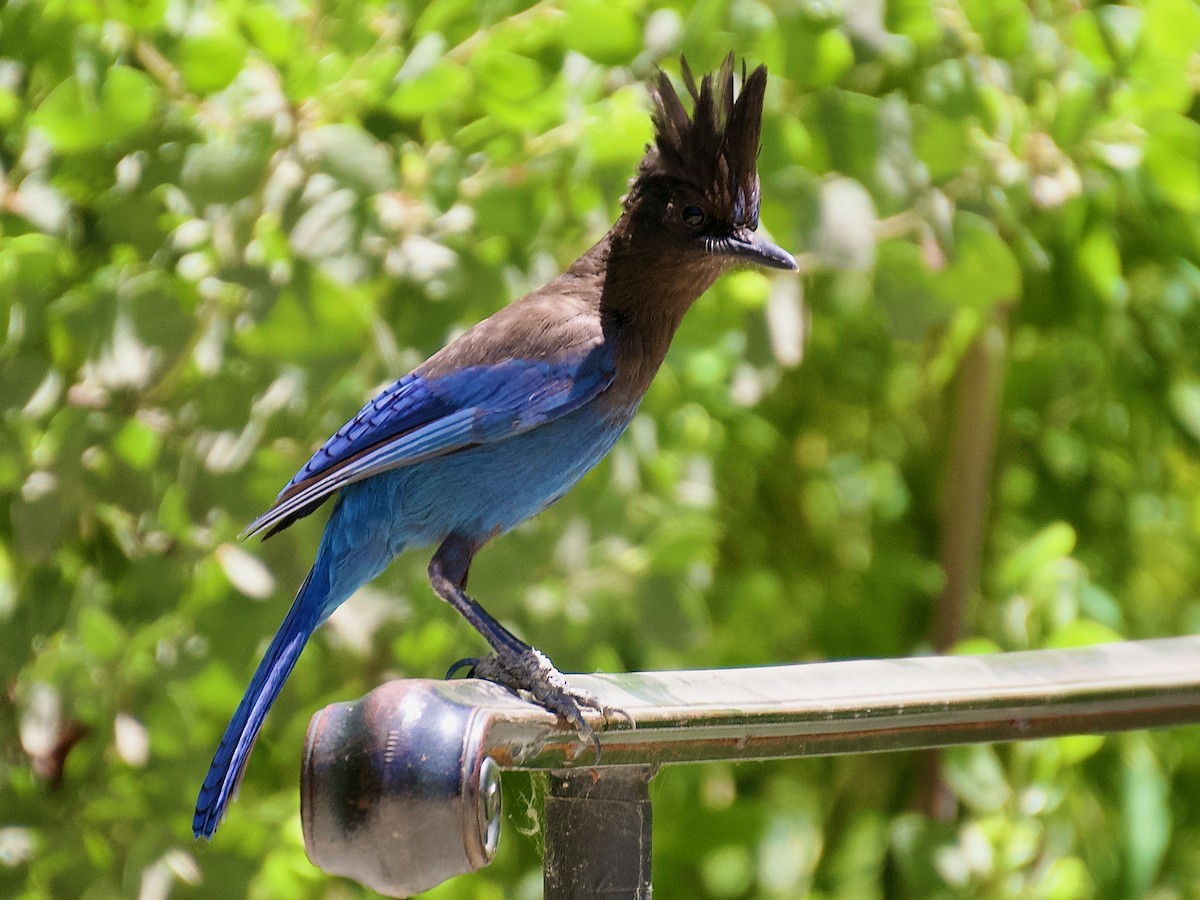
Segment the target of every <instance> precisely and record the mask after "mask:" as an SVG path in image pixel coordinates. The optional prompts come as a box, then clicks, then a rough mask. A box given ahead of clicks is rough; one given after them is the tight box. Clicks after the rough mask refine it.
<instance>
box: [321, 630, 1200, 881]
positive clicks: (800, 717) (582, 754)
mask: <svg viewBox="0 0 1200 900" xmlns="http://www.w3.org/2000/svg"><path fill="white" fill-rule="evenodd" d="M571 681H572V683H574V684H576V685H577V686H578V687H581V688H584V689H585V690H589V691H592V692H593V693H595V694H596V695H597V696H599V697H600V698H601V699H603V700H604V701H605V702H606V703H608V704H610V705H611V706H613V707H618V708H620V709H623V710H625V711H626V712H627V713H628V714H629V715H630V717H631V718H632V720H633V722H634V724H635V725H636V727H631V726H630V724H629V723H627V722H625V721H624V720H622V719H620V718H617V719H614V720H612V721H610V722H609V723H607V727H605V728H604V730H602V731H600V743H601V748H602V753H601V757H600V760H599V762H597V760H596V759H595V755H594V752H593V749H592V747H591V745H590V744H586V743H583V742H581V741H579V740H578V738H577V736H576V735H575V734H574V732H573V731H571V730H570V729H568V728H565V727H564V726H562V725H561V724H560V723H559V722H558V720H557V719H556V718H555V717H554V716H552V715H551V714H549V713H547V712H546V711H544V710H542V709H540V708H539V707H536V706H533V705H531V704H529V703H526V702H524V701H522V700H520V699H519V698H517V697H515V696H513V695H512V694H511V693H509V692H508V691H506V690H504V689H502V688H500V687H498V686H496V685H493V684H490V683H488V682H481V681H476V680H464V681H452V682H440V681H424V680H414V681H398V682H390V683H388V684H385V685H381V686H380V687H379V688H376V689H375V690H374V691H373V692H371V693H370V694H368V695H367V696H366V697H364V698H362V699H361V700H358V701H354V702H352V703H342V704H335V705H333V706H329V707H326V708H325V709H324V710H322V711H320V712H319V713H317V715H316V716H314V717H313V720H312V723H311V724H310V726H309V732H308V736H307V738H306V742H305V757H304V768H303V772H302V777H301V797H302V801H301V802H302V817H303V820H304V833H305V843H306V847H307V848H308V853H309V857H310V859H312V860H313V862H314V863H316V864H317V865H318V866H320V867H321V868H323V869H325V870H326V871H330V872H337V873H341V874H347V875H350V876H351V877H354V878H356V879H357V880H359V881H361V882H363V883H364V884H368V885H369V886H371V887H374V888H375V889H376V890H379V891H380V892H382V893H388V894H392V895H393V896H407V895H411V894H412V893H416V892H418V891H420V890H424V889H427V888H429V887H432V886H433V885H435V884H438V883H440V882H441V881H443V880H445V879H446V878H448V877H450V876H451V875H454V874H459V873H461V872H468V871H473V870H475V869H478V868H480V867H481V866H483V865H486V864H487V862H489V861H490V859H491V857H492V854H493V853H494V851H495V841H496V839H497V837H498V822H499V787H498V778H499V775H498V772H497V767H498V768H501V769H513V768H522V769H550V770H555V774H554V776H552V782H551V786H552V790H551V800H550V801H548V809H547V816H548V819H549V818H550V817H551V813H552V810H551V808H550V805H551V804H552V803H558V802H560V799H562V798H565V800H563V802H565V801H566V800H570V801H571V802H572V804H573V805H571V806H570V807H562V808H563V809H569V810H571V812H570V816H571V818H570V823H569V824H570V826H571V827H564V828H562V829H553V828H551V824H552V823H550V822H549V821H548V824H547V834H546V843H547V848H546V857H547V872H546V886H547V892H546V896H547V898H548V900H553V898H562V897H570V896H588V895H590V894H592V893H594V892H595V891H598V890H599V889H600V887H598V886H597V885H595V884H593V885H591V887H588V886H586V885H585V886H584V887H582V888H580V889H578V890H575V889H573V888H571V887H570V885H572V884H576V883H577V882H578V881H579V879H580V878H582V877H592V878H606V879H609V880H610V881H609V882H606V883H605V886H604V889H605V890H610V892H609V893H606V894H605V896H625V897H643V896H649V820H650V815H649V801H648V800H647V799H645V798H646V794H645V791H644V785H645V783H647V782H648V781H649V778H650V777H651V775H652V774H653V771H654V769H655V768H656V767H657V766H659V765H663V764H673V763H688V762H703V761H707V760H729V759H736V760H753V759H768V758H776V757H800V756H822V755H832V754H839V753H864V752H876V751H887V750H904V749H916V748H922V747H940V746H947V745H950V744H960V743H981V742H991V741H1011V740H1023V739H1028V738H1034V737H1046V736H1051V735H1065V734H1080V733H1099V732H1109V731H1123V730H1128V729H1136V728H1152V727H1160V726H1165V725H1180V724H1188V723H1200V637H1186V638H1168V639H1162V640H1153V641H1135V642H1127V643H1119V644H1107V645H1101V646H1095V647H1087V648H1080V649H1072V650H1038V651H1030V652H1024V653H1007V654H997V655H994V656H969V657H923V658H910V659H896V660H858V661H850V662H833V663H813V664H807V665H792V666H773V667H766V668H753V669H724V670H707V671H693V672H647V673H638V674H630V675H578V676H571ZM593 722H594V724H595V725H596V726H597V727H600V726H601V725H603V723H602V722H600V721H599V719H598V717H597V718H596V719H595V720H593ZM634 767H636V768H634ZM572 769H575V770H578V769H583V770H584V771H585V772H586V773H587V774H586V777H585V776H584V773H583V772H581V773H579V774H572V773H571V772H570V771H568V770H572ZM588 780H590V781H591V782H592V783H593V784H595V785H598V786H597V787H595V788H594V789H588V788H587V783H588ZM639 785H640V786H639ZM560 795H561V797H560ZM592 795H594V796H595V798H596V800H597V801H600V800H603V801H604V803H599V802H597V803H596V804H589V802H588V797H589V796H592ZM581 799H582V801H583V802H582V803H580V802H577V801H580V800H581ZM643 801H644V802H643ZM605 803H607V804H608V805H607V806H605ZM614 803H615V804H617V805H615V806H614V805H613V804H614ZM622 803H623V804H625V805H624V806H622V805H620V804H622ZM593 807H594V808H595V809H596V810H597V811H598V815H597V817H595V818H594V820H591V819H588V818H587V815H586V814H587V810H588V809H591V808H593ZM602 808H603V810H607V812H603V813H602V814H600V813H599V811H601V810H602ZM581 809H582V810H583V813H582V815H584V818H583V819H582V820H581V819H580V815H581V813H580V812H579V811H580V810H581ZM620 810H625V811H626V813H628V814H626V813H621V814H620V815H618V814H617V813H616V812H614V811H620ZM630 815H632V816H633V818H632V819H630V818H629V816H630ZM606 817H607V818H606ZM564 821H565V820H564ZM606 822H607V823H608V824H606ZM612 822H618V823H619V825H618V826H612V825H611V823H612ZM630 822H632V823H633V825H630ZM639 823H640V824H639ZM614 827H615V828H616V829H617V830H616V831H613V828H614ZM631 827H633V828H635V829H641V830H640V831H636V832H629V834H628V835H626V836H627V837H629V840H630V841H632V843H629V846H631V847H636V848H639V849H638V850H637V852H634V851H632V850H630V851H622V852H621V853H619V854H617V856H618V857H619V858H627V859H629V860H630V862H629V864H628V868H630V872H634V871H635V870H636V872H635V874H632V875H630V878H628V879H626V882H628V885H627V886H625V887H620V888H619V889H617V892H616V893H612V892H611V889H613V888H615V887H616V883H615V882H611V879H614V878H617V876H618V875H619V874H620V867H619V866H615V865H614V864H613V862H612V860H607V861H606V862H604V864H603V865H598V866H595V867H593V869H594V870H595V871H592V870H590V869H589V870H587V871H592V874H591V875H590V876H588V875H587V872H585V871H584V870H583V869H581V870H580V871H579V872H575V873H574V874H570V873H568V876H567V877H562V876H561V871H562V867H561V865H560V864H559V863H561V861H563V860H568V859H573V860H576V861H578V859H579V854H580V853H583V852H585V850H586V847H587V846H588V844H589V843H590V845H591V846H592V848H593V852H594V848H595V847H596V845H597V841H598V840H599V842H600V843H601V844H603V843H604V840H603V838H602V837H601V836H602V835H604V834H608V835H610V836H613V835H620V834H626V832H628V831H629V829H630V828H631ZM622 829H623V830H622ZM560 833H561V834H560ZM571 834H577V835H586V836H587V837H586V840H580V841H579V842H578V843H577V844H572V843H571V841H572V838H571V837H570V835H571ZM639 835H640V837H639ZM560 837H561V839H562V841H565V842H567V843H566V845H565V846H563V845H560V844H558V843H556V842H557V841H558V840H559V838H560ZM627 843H628V841H627ZM639 853H640V854H641V856H638V854H639ZM634 857H637V859H635V858H634ZM556 860H557V861H559V862H557V863H556V862H555V861H556ZM551 863H554V866H552V865H551ZM552 869H554V872H552ZM584 869H587V867H586V866H585V867H584ZM555 872H557V873H559V874H555ZM627 874H628V873H627ZM552 876H553V877H554V878H557V879H558V880H557V881H552ZM618 880H619V879H618ZM610 882H611V883H610ZM622 884H625V882H622Z"/></svg>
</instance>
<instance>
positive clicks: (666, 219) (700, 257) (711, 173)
mask: <svg viewBox="0 0 1200 900" xmlns="http://www.w3.org/2000/svg"><path fill="white" fill-rule="evenodd" d="M680 64H681V68H682V75H683V82H684V85H685V86H686V87H687V90H688V93H689V94H691V97H692V102H693V111H692V115H691V116H689V115H688V113H687V110H685V109H684V106H683V103H682V102H681V101H680V99H679V95H678V94H677V93H676V92H675V88H674V86H673V85H672V84H671V81H670V79H669V78H668V77H667V75H666V73H664V72H661V71H660V72H659V73H658V78H657V81H656V83H655V84H654V85H653V86H652V88H651V94H652V96H653V99H654V107H655V109H654V114H653V118H654V142H653V143H652V144H650V145H649V146H648V147H647V149H646V155H645V156H644V157H643V158H642V162H641V165H640V166H639V168H638V174H637V177H636V178H635V179H634V182H633V185H632V187H631V188H630V191H629V196H628V197H627V198H626V200H625V216H626V217H627V218H628V219H629V220H630V224H631V225H633V226H634V228H635V229H636V231H637V232H639V233H640V234H641V235H653V236H654V239H655V240H656V242H661V243H663V244H665V245H666V249H669V250H671V251H673V255H676V256H678V257H681V258H683V259H686V260H691V261H694V262H696V263H697V264H701V263H708V264H709V265H708V266H706V268H714V267H715V268H719V269H723V268H725V267H727V266H729V265H731V264H736V263H746V264H751V265H759V266H767V267H770V268H775V269H790V270H794V269H795V268H796V261H795V260H794V259H793V258H792V256H791V254H790V253H788V252H787V251H786V250H783V249H781V248H780V247H777V246H775V245H774V244H772V243H771V242H770V241H768V240H766V239H764V238H762V237H759V236H758V235H756V234H755V231H756V230H757V229H758V207H759V185H758V149H759V133H760V130H761V127H762V108H763V94H764V92H765V91H766V87H767V69H766V67H765V66H759V67H758V68H757V69H755V70H754V71H753V72H751V73H750V74H749V76H746V74H745V67H744V66H743V70H742V75H743V77H742V89H741V91H740V92H739V93H738V95H737V97H736V99H735V98H734V87H733V54H732V53H731V54H729V56H728V57H726V59H725V62H724V64H723V65H722V66H721V68H720V69H719V70H718V71H717V72H715V73H713V74H710V75H705V76H704V77H703V78H702V79H701V80H700V85H699V87H698V88H697V85H696V79H695V78H694V77H693V75H692V72H691V70H690V69H689V68H688V64H687V61H686V60H683V59H681V60H680Z"/></svg>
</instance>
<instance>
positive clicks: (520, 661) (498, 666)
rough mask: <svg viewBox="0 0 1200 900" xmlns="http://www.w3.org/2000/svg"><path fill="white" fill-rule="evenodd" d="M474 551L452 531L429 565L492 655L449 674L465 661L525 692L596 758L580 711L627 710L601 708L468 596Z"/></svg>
mask: <svg viewBox="0 0 1200 900" xmlns="http://www.w3.org/2000/svg"><path fill="white" fill-rule="evenodd" d="M476 549H478V548H477V547H476V545H475V544H473V543H472V542H470V541H468V540H467V539H465V538H462V537H459V536H457V535H451V536H450V537H448V538H447V539H446V540H445V541H444V542H443V543H442V545H441V546H440V547H438V550H437V552H436V553H435V554H434V555H433V559H432V560H431V561H430V563H429V583H430V584H431V585H433V590H434V592H435V593H436V594H437V595H438V596H439V597H441V598H442V599H443V600H445V601H446V602H447V603H449V604H450V605H451V606H452V607H454V608H455V609H456V610H457V611H458V612H459V614H460V615H461V616H462V617H463V618H464V619H466V620H467V621H468V622H470V623H471V627H472V628H474V629H475V630H476V631H478V632H479V633H480V634H481V635H483V638H484V640H486V641H487V642H488V644H490V645H491V648H492V650H493V651H494V653H493V655H492V656H488V657H484V658H483V659H477V660H462V661H461V662H459V663H455V664H454V666H452V667H451V669H450V673H448V674H453V673H454V672H455V671H457V670H458V669H460V668H462V666H463V664H464V663H465V664H469V665H470V669H471V675H473V676H474V677H476V678H484V679H487V680H488V681H494V682H496V683H498V684H502V685H504V686H505V687H508V688H511V689H512V690H514V691H523V692H525V693H526V694H528V695H529V696H530V697H532V698H533V700H534V702H536V703H537V704H538V705H539V706H542V707H545V708H546V709H548V710H549V711H550V712H552V713H555V714H557V715H559V716H561V717H562V718H563V719H565V720H566V721H567V722H569V723H570V724H571V725H573V726H574V727H575V730H576V731H577V732H578V733H579V736H580V738H582V739H583V740H586V741H590V742H591V743H592V745H593V746H594V747H595V748H596V756H597V758H599V756H600V740H599V738H597V737H596V733H595V732H594V731H593V730H592V728H591V726H590V725H588V723H587V722H586V721H584V718H583V710H584V709H594V710H598V711H599V712H600V714H601V715H603V716H604V717H605V718H608V717H609V716H612V715H619V716H623V717H624V718H626V719H629V718H630V717H629V714H628V713H626V712H625V711H624V710H618V709H613V708H612V707H610V706H606V705H605V704H604V703H602V702H601V701H600V700H599V699H598V698H597V697H595V696H594V695H593V694H590V693H588V692H587V691H581V690H579V689H578V688H574V687H571V685H570V684H568V683H567V680H566V678H564V677H563V674H562V673H561V672H559V671H558V669H556V668H554V665H553V664H552V663H551V662H550V660H549V659H548V658H547V657H546V655H545V654H544V653H542V652H541V651H540V650H538V649H537V648H535V647H531V646H529V645H528V644H526V643H525V642H524V641H522V640H521V639H520V638H518V637H517V636H516V635H514V634H513V633H512V632H511V631H509V630H508V629H507V628H505V627H504V626H503V625H501V624H500V623H499V622H497V621H496V620H495V619H493V618H492V617H491V616H490V615H488V613H487V612H486V611H485V610H484V608H483V607H482V606H480V605H479V604H478V603H477V602H476V601H475V600H473V599H472V598H471V597H470V596H468V595H467V592H466V585H467V574H468V572H469V571H470V568H471V559H472V557H473V556H474V555H475V551H476ZM630 721H632V720H630Z"/></svg>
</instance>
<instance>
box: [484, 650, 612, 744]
mask: <svg viewBox="0 0 1200 900" xmlns="http://www.w3.org/2000/svg"><path fill="white" fill-rule="evenodd" d="M471 674H472V675H473V676H474V677H475V678H483V679H486V680H488V681H494V682H496V683H497V684H502V685H504V686H505V687H507V688H509V689H510V690H513V691H516V692H518V693H523V694H526V695H528V696H529V697H530V698H531V699H532V700H533V701H534V702H535V703H537V704H538V705H539V706H541V707H543V708H544V709H546V710H548V711H550V712H552V713H554V714H555V715H557V716H559V717H560V718H562V719H563V720H564V721H566V722H567V723H568V724H570V725H571V726H573V727H574V728H575V732H576V733H577V734H578V735H579V739H580V740H581V741H585V742H587V743H590V744H591V745H592V747H593V749H595V751H596V762H597V763H599V762H600V738H599V737H598V736H597V734H596V732H595V730H594V729H593V728H592V726H590V725H589V724H588V723H587V722H586V721H585V720H584V718H583V710H584V709H594V710H596V711H597V712H598V713H600V715H601V716H602V717H603V718H604V719H605V721H606V722H607V720H609V719H611V718H612V717H614V716H619V717H621V718H623V719H625V721H626V722H628V723H629V724H630V725H631V726H633V725H634V721H633V717H632V716H631V715H629V713H627V712H626V711H625V710H623V709H617V708H615V707H612V706H608V705H607V704H605V703H602V702H601V701H600V700H599V698H597V697H595V696H594V695H592V694H590V693H588V692H587V691H583V690H580V689H579V688H574V687H572V686H571V685H570V684H568V683H567V679H566V678H565V677H564V676H563V674H562V673H561V672H560V671H558V669H556V668H555V667H554V665H553V664H552V663H551V662H550V660H549V659H548V658H547V657H546V655H545V654H544V653H542V652H541V651H540V650H538V649H537V648H535V647H530V648H529V649H528V650H526V651H525V652H523V653H519V654H514V655H513V656H512V657H510V658H507V659H504V658H501V657H500V656H499V655H496V654H493V655H491V656H485V657H483V658H482V659H479V660H477V661H475V666H474V669H473V671H472V672H471Z"/></svg>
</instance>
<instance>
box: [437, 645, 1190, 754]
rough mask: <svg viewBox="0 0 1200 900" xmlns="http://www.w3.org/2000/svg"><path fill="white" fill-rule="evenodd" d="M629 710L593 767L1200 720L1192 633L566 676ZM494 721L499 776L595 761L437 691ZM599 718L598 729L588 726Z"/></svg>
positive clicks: (446, 689)
mask: <svg viewBox="0 0 1200 900" xmlns="http://www.w3.org/2000/svg"><path fill="white" fill-rule="evenodd" d="M570 680H571V682H572V683H573V684H575V685H576V686H578V687H581V688H584V689H585V690H589V691H592V692H593V693H595V694H596V695H597V696H598V697H600V698H601V699H603V700H604V701H605V702H606V703H608V704H610V705H611V706H614V707H619V708H621V709H623V710H625V711H626V712H628V713H629V715H630V717H631V718H632V719H633V721H634V722H635V723H636V728H632V729H631V728H630V727H629V725H628V724H627V723H625V722H624V721H623V720H621V719H619V718H618V719H614V720H613V721H611V722H609V723H608V725H607V727H606V728H605V729H604V730H603V731H600V732H599V734H600V743H601V747H602V755H601V758H600V761H599V764H600V765H601V766H608V765H662V764H669V763H684V762H701V761H704V760H719V759H768V758H773V757H799V756H821V755H832V754H840V753H865V752H877V751H886V750H904V749H914V748H920V747H941V746H947V745H950V744H961V743H980V742H987V741H1012V740H1022V739H1026V738H1035V737H1047V736H1052V735H1064V734H1080V733H1099V732H1108V731H1123V730H1129V729H1136V728H1152V727H1157V726H1163V725H1179V724H1191V723H1200V637H1197V636H1193V637H1184V638H1165V639H1160V640H1152V641H1130V642H1126V643H1119V644H1105V645H1100V646H1094V647H1084V648H1078V649H1071V650H1034V651H1028V652H1022V653H1003V654H996V655H994V656H962V657H918V658H908V659H894V660H856V661H848V662H832V663H812V664H807V665H794V666H772V667H767V668H757V669H723V670H705V671H694V672H647V673H639V674H630V675H572V676H570ZM438 691H439V693H443V694H444V695H445V697H446V699H448V700H450V699H451V698H453V702H457V703H472V704H476V705H482V706H484V707H486V708H488V710H489V714H490V716H491V717H492V722H491V727H490V728H489V729H488V734H487V736H486V738H485V739H484V746H483V752H484V753H485V754H487V755H488V756H491V757H492V758H493V759H495V760H496V761H497V762H498V763H500V765H501V766H503V767H505V768H524V769H539V768H562V767H565V766H572V765H584V766H594V765H595V764H596V763H595V760H594V756H593V752H592V750H591V748H590V746H588V745H586V744H584V743H582V742H580V741H578V740H577V739H576V737H575V735H574V734H573V733H572V732H571V731H570V730H569V729H566V728H563V727H561V726H560V725H558V723H557V721H556V720H555V719H554V718H553V717H552V716H550V715H549V714H548V713H544V712H543V711H541V710H540V709H538V708H537V707H534V706H532V705H530V704H526V703H521V702H518V701H517V700H515V699H514V698H513V697H512V696H511V694H509V693H508V692H506V691H503V690H501V689H499V688H494V687H493V686H491V685H488V684H480V683H479V682H471V681H465V682H457V683H454V682H450V683H444V684H442V685H440V686H439V688H438ZM597 724H599V722H597Z"/></svg>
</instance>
